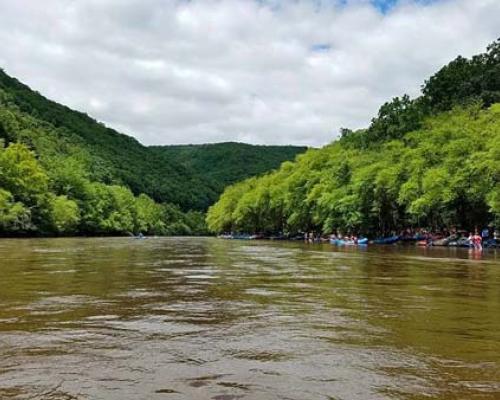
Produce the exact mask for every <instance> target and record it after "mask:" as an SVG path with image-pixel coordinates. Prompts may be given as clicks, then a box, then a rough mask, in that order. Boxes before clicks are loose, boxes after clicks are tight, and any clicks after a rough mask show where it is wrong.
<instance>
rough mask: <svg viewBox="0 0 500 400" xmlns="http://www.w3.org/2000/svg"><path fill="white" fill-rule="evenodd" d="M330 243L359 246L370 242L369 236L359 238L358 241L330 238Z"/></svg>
mask: <svg viewBox="0 0 500 400" xmlns="http://www.w3.org/2000/svg"><path fill="white" fill-rule="evenodd" d="M330 244H333V245H335V246H359V245H366V244H368V239H367V238H361V239H358V241H357V242H355V241H354V240H343V239H330Z"/></svg>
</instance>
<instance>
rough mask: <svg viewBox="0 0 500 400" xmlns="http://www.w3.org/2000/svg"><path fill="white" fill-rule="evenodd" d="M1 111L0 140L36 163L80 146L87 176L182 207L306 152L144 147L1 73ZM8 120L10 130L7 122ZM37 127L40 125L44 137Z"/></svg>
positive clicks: (209, 199)
mask: <svg viewBox="0 0 500 400" xmlns="http://www.w3.org/2000/svg"><path fill="white" fill-rule="evenodd" d="M0 111H2V113H1V114H0V138H3V139H4V140H5V141H6V142H9V141H13V142H19V141H21V142H24V143H27V144H29V145H30V146H31V147H32V148H34V150H35V151H36V152H37V154H38V155H39V156H40V158H41V159H42V161H43V160H44V159H46V158H47V157H49V155H50V154H51V153H64V152H67V151H68V146H70V147H73V148H79V149H81V150H82V151H84V152H86V153H88V154H89V155H90V158H91V161H90V162H88V163H87V164H86V169H87V170H88V172H89V174H90V178H91V179H92V180H95V181H100V182H104V183H116V184H120V185H124V186H127V187H129V188H130V189H131V190H132V192H133V193H135V194H136V195H137V194H140V193H145V194H147V195H149V196H150V197H152V198H153V199H154V200H155V201H157V202H161V203H172V204H176V205H179V206H180V207H181V208H182V209H184V210H205V209H206V208H207V207H208V206H209V205H211V204H212V203H213V202H214V201H215V200H216V199H217V197H218V195H219V194H220V193H221V192H222V190H223V188H224V187H225V186H226V185H227V184H230V183H234V182H236V181H237V180H240V179H244V178H247V177H250V176H253V175H256V174H261V173H264V172H267V171H269V170H271V169H275V168H277V167H278V166H279V165H280V164H281V162H283V161H286V160H291V159H293V158H294V157H295V156H296V155H297V154H298V153H301V152H303V151H305V148H303V147H293V146H286V147H280V146H271V147H266V146H251V145H245V144H237V143H232V144H230V145H228V144H226V143H224V144H214V145H201V146H165V147H155V148H152V147H151V148H150V147H147V146H143V145H142V144H141V143H139V142H138V141H137V140H135V139H134V138H132V137H129V136H126V135H123V134H120V133H118V132H116V131H115V130H113V129H111V128H108V127H106V126H105V125H103V124H101V123H99V122H98V121H96V120H94V119H92V118H91V117H89V116H88V115H86V114H84V113H81V112H78V111H74V110H71V109H70V108H68V107H66V106H64V105H61V104H58V103H56V102H53V101H51V100H48V99H46V98H45V97H43V96H42V95H40V94H39V93H37V92H35V91H33V90H31V89H30V88H29V87H28V86H26V85H24V84H23V83H21V82H19V81H18V80H17V79H15V78H12V77H10V76H9V75H7V74H6V73H5V72H4V71H2V70H0ZM7 112H9V113H10V117H8V116H6V113H7ZM1 115H3V118H2V117H1ZM11 120H12V121H14V125H17V128H16V127H15V126H12V125H9V124H10V122H9V121H11ZM19 120H24V121H25V122H26V121H27V120H30V122H29V123H28V125H29V126H20V127H19V124H20V122H19ZM16 121H17V122H16ZM21 125H23V123H21ZM28 128H29V129H28ZM40 130H45V134H44V136H45V138H44V140H41V138H40V136H41V135H40V132H39V131H40ZM21 131H23V132H22V133H21ZM49 142H50V143H51V144H50V145H49ZM62 143H64V145H62ZM186 149H189V151H187V150H186ZM217 158H221V159H223V160H230V165H229V164H224V163H222V164H218V161H217ZM226 167H230V168H229V169H228V171H229V173H228V174H227V175H226V174H225V168H226ZM207 171H208V173H207Z"/></svg>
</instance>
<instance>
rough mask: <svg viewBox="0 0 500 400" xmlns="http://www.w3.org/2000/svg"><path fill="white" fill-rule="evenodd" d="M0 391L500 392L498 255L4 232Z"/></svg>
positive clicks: (328, 395) (235, 395)
mask: <svg viewBox="0 0 500 400" xmlns="http://www.w3.org/2000/svg"><path fill="white" fill-rule="evenodd" d="M0 399H2V400H3V399H35V400H46V399H56V400H58V399H61V400H63V399H64V400H71V399H96V400H97V399H103V400H128V399H134V400H135V399H139V400H140V399H166V400H170V399H172V400H174V399H194V400H197V399H203V400H233V399H256V400H266V399H295V400H308V399H314V400H316V399H320V400H321V399H325V400H328V399H332V400H339V399H345V400H352V399H361V400H365V399H366V400H377V399H454V400H458V399H500V251H497V252H495V251H485V252H484V253H482V254H481V253H470V252H469V251H468V250H461V249H458V250H456V249H455V250H454V249H446V248H444V249H422V248H416V247H403V246H388V247H368V248H365V249H357V248H347V249H336V248H333V247H332V246H330V245H307V244H303V243H280V242H251V241H249V242H243V241H224V240H217V239H214V238H158V239H156V238H150V239H147V240H134V239H128V238H118V239H115V238H111V239H110V238H100V239H36V240H35V239H34V240H0Z"/></svg>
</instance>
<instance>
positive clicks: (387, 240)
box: [373, 236, 400, 244]
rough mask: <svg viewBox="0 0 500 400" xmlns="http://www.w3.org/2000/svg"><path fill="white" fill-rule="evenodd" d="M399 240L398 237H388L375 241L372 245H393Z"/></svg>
mask: <svg viewBox="0 0 500 400" xmlns="http://www.w3.org/2000/svg"><path fill="white" fill-rule="evenodd" d="M399 240H400V237H399V236H389V237H385V238H379V239H375V240H374V241H373V243H375V244H393V243H396V242H398V241H399Z"/></svg>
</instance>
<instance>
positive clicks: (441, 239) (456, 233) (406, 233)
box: [304, 226, 500, 250]
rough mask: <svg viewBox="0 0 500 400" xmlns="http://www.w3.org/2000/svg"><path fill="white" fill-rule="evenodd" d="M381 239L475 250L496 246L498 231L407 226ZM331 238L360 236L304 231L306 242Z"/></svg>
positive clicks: (349, 239) (353, 240) (354, 240)
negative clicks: (434, 229)
mask: <svg viewBox="0 0 500 400" xmlns="http://www.w3.org/2000/svg"><path fill="white" fill-rule="evenodd" d="M383 239H386V240H387V243H393V242H397V241H401V242H416V244H417V245H419V246H452V247H470V248H473V249H476V250H482V248H483V247H496V246H498V245H500V232H499V230H498V229H495V228H493V227H491V226H490V227H485V228H483V229H481V230H480V229H478V228H476V229H475V230H474V232H467V231H464V230H459V229H456V228H451V229H441V230H439V231H433V230H428V229H423V228H418V229H413V228H407V229H405V230H403V231H401V232H399V234H398V233H397V232H392V233H391V234H390V235H389V236H387V237H386V238H383ZM390 239H392V240H390ZM332 240H342V241H345V242H351V243H354V244H356V243H358V241H359V240H360V236H359V235H355V234H351V233H349V234H346V235H344V234H342V233H341V232H334V233H332V234H331V235H328V236H325V235H321V234H319V233H317V232H314V231H311V232H305V233H304V241H305V242H306V243H321V242H328V241H330V242H331V241H332ZM363 240H365V239H363ZM379 241H380V239H375V241H374V242H375V243H377V242H379Z"/></svg>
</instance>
